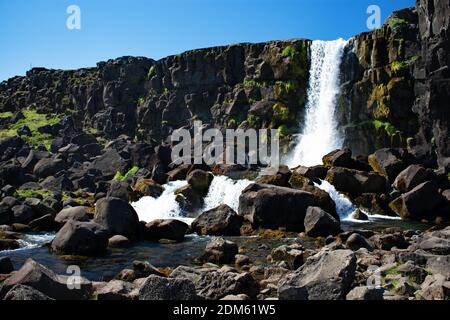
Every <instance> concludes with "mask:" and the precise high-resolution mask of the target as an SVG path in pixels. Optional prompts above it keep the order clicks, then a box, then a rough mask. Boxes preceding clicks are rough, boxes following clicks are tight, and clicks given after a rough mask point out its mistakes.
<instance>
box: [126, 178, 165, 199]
mask: <svg viewBox="0 0 450 320" xmlns="http://www.w3.org/2000/svg"><path fill="white" fill-rule="evenodd" d="M133 191H134V192H135V193H137V194H138V195H139V196H140V197H146V196H148V197H153V198H158V197H159V196H160V195H162V193H163V192H164V187H162V186H161V185H159V184H157V183H156V182H155V181H153V180H152V179H144V178H139V179H138V180H137V181H136V183H135V184H134V186H133Z"/></svg>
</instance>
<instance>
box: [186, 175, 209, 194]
mask: <svg viewBox="0 0 450 320" xmlns="http://www.w3.org/2000/svg"><path fill="white" fill-rule="evenodd" d="M213 179H214V176H213V175H212V173H210V172H206V171H203V170H200V169H197V170H193V171H191V172H190V173H189V174H188V176H187V178H186V180H187V183H188V184H189V185H190V186H192V188H193V189H195V190H196V191H198V192H200V193H201V194H203V195H206V194H207V193H208V189H209V186H210V185H211V182H212V180H213Z"/></svg>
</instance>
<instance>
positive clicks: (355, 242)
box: [345, 232, 373, 252]
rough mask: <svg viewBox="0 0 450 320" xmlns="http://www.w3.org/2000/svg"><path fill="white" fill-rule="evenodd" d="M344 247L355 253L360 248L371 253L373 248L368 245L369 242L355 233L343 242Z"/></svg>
mask: <svg viewBox="0 0 450 320" xmlns="http://www.w3.org/2000/svg"><path fill="white" fill-rule="evenodd" d="M345 246H346V247H347V248H349V249H350V250H353V251H357V250H359V249H361V248H365V249H367V251H369V252H372V251H373V246H372V245H371V244H370V243H369V241H368V240H367V239H366V238H365V237H363V236H362V235H360V234H359V233H356V232H355V233H353V234H352V235H351V236H350V237H348V239H347V241H346V242H345Z"/></svg>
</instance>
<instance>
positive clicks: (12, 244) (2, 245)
mask: <svg viewBox="0 0 450 320" xmlns="http://www.w3.org/2000/svg"><path fill="white" fill-rule="evenodd" d="M19 248H20V244H19V242H17V240H14V239H0V251H3V250H14V249H19Z"/></svg>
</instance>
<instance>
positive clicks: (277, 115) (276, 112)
mask: <svg viewBox="0 0 450 320" xmlns="http://www.w3.org/2000/svg"><path fill="white" fill-rule="evenodd" d="M272 111H273V122H274V123H284V122H287V121H289V108H288V107H286V105H284V104H283V103H281V102H279V103H275V104H274V105H273V107H272Z"/></svg>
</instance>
